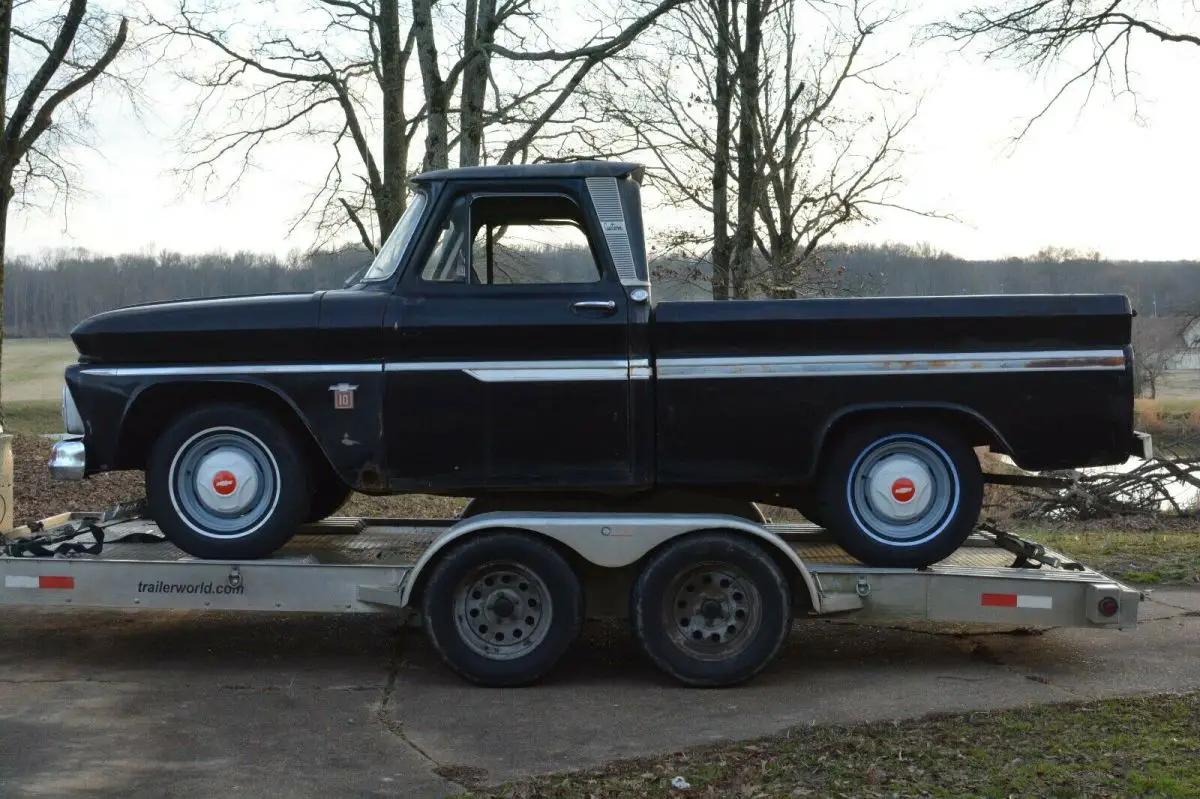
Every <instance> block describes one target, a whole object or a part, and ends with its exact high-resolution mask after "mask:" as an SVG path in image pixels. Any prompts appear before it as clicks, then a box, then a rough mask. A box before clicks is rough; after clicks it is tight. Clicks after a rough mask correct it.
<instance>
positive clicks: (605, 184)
mask: <svg viewBox="0 0 1200 799" xmlns="http://www.w3.org/2000/svg"><path fill="white" fill-rule="evenodd" d="M585 182H586V183H587V189H588V194H589V195H590V196H591V198H592V205H593V206H594V207H595V209H596V216H597V217H598V218H599V219H600V229H601V230H602V231H603V232H604V241H605V242H606V243H607V244H608V252H609V254H610V255H612V260H613V265H614V266H615V267H616V268H617V277H619V278H620V279H621V285H623V286H648V284H647V283H646V281H644V280H639V279H638V273H637V267H636V265H635V264H634V261H633V248H632V247H630V246H629V234H628V232H627V231H626V230H625V209H624V206H622V205H621V190H620V189H619V188H617V179H616V178H587V180H586V181H585Z"/></svg>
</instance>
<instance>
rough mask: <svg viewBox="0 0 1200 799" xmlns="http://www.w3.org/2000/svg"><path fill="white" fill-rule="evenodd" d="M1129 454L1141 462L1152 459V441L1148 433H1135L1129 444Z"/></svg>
mask: <svg viewBox="0 0 1200 799" xmlns="http://www.w3.org/2000/svg"><path fill="white" fill-rule="evenodd" d="M1129 454H1130V455H1133V456H1134V457H1137V458H1141V459H1142V460H1146V461H1148V460H1150V459H1151V458H1153V457H1154V439H1153V438H1151V436H1150V434H1149V433H1139V432H1136V431H1135V432H1134V434H1133V440H1132V441H1131V442H1130V447H1129Z"/></svg>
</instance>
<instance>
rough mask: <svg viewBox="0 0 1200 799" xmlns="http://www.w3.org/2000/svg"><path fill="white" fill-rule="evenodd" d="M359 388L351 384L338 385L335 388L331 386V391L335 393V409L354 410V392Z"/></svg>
mask: <svg viewBox="0 0 1200 799" xmlns="http://www.w3.org/2000/svg"><path fill="white" fill-rule="evenodd" d="M356 388H358V386H352V385H350V384H349V383H338V384H337V385H335V386H330V387H329V390H330V391H332V392H333V407H334V408H335V409H336V410H339V411H349V410H353V409H354V390H355V389H356Z"/></svg>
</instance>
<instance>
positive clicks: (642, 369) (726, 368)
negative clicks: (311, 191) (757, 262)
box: [82, 350, 1125, 383]
mask: <svg viewBox="0 0 1200 799" xmlns="http://www.w3.org/2000/svg"><path fill="white" fill-rule="evenodd" d="M1124 368H1125V353H1124V352H1123V351H1122V350H1044V351H1027V352H953V353H911V354H910V353H896V354H885V355H878V354H870V355H781V356H771V357H758V358H754V357H749V358H747V357H731V358H660V359H658V361H657V362H656V363H655V364H651V363H650V361H649V360H648V359H646V358H634V359H630V360H628V361H626V360H624V359H612V360H608V359H595V360H561V361H556V360H539V361H433V362H410V361H393V362H389V363H385V364H379V363H374V364H365V363H345V364H305V363H292V364H236V365H212V366H120V367H94V368H87V369H84V370H82V371H83V373H84V374H88V375H97V376H103V377H135V376H136V377H165V376H193V375H194V376H204V375H214V376H216V375H258V374H338V373H371V372H451V371H458V372H465V373H466V374H469V375H471V376H472V377H474V378H475V379H476V380H480V381H482V382H485V383H502V382H526V381H532V382H539V381H544V382H556V381H574V380H627V379H633V380H647V379H650V378H651V377H653V376H654V375H655V373H657V375H658V377H661V378H663V379H676V380H686V379H700V378H723V377H821V376H830V377H852V376H856V375H904V374H927V373H936V374H987V373H995V372H1010V371H1019V372H1056V371H1120V370H1122V369H1124Z"/></svg>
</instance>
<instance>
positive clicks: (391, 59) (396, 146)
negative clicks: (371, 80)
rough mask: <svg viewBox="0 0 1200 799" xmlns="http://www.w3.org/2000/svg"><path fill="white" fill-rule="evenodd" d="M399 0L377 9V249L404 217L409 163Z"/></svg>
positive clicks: (388, 0) (391, 0) (384, 2)
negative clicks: (380, 136) (380, 186)
mask: <svg viewBox="0 0 1200 799" xmlns="http://www.w3.org/2000/svg"><path fill="white" fill-rule="evenodd" d="M399 3H400V0H384V1H383V3H382V4H381V5H380V9H379V74H380V87H379V88H380V90H381V92H382V93H383V198H382V199H383V202H382V203H381V204H380V207H379V208H377V209H376V212H375V216H376V218H377V219H378V221H379V246H382V245H383V242H385V241H387V237H388V235H389V234H390V233H391V232H392V228H394V227H395V226H396V222H398V221H399V220H400V216H401V215H402V214H403V213H404V205H405V200H406V199H407V195H406V194H405V192H404V185H405V180H404V178H405V172H406V169H407V161H408V140H407V138H405V135H404V134H405V130H404V123H405V116H404V87H405V81H404V59H403V58H402V57H401V52H402V48H403V44H402V42H401V41H400V7H399Z"/></svg>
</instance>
